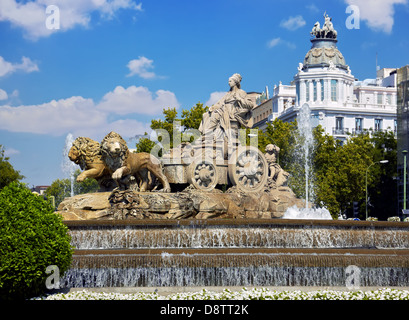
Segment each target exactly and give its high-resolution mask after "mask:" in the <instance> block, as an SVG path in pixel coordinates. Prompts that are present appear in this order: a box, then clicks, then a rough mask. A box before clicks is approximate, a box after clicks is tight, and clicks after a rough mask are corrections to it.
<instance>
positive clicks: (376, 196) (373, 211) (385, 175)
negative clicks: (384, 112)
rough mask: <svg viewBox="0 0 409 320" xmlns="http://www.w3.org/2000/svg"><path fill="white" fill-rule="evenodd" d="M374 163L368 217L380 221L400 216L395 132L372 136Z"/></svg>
mask: <svg viewBox="0 0 409 320" xmlns="http://www.w3.org/2000/svg"><path fill="white" fill-rule="evenodd" d="M371 142H372V144H373V145H374V153H373V159H372V161H373V162H375V163H376V162H379V161H381V160H388V163H386V164H376V165H373V166H371V168H370V169H369V170H368V215H369V216H372V217H377V218H378V219H379V220H387V218H388V217H390V216H394V215H398V202H397V199H398V194H397V192H398V191H397V186H396V181H397V170H396V168H397V139H396V137H395V134H394V132H393V131H391V130H388V131H377V132H374V133H373V134H372V138H371Z"/></svg>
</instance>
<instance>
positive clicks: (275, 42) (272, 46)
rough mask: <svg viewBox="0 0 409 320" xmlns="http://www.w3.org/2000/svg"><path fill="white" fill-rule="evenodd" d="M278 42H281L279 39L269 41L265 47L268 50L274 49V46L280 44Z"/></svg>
mask: <svg viewBox="0 0 409 320" xmlns="http://www.w3.org/2000/svg"><path fill="white" fill-rule="evenodd" d="M280 41H281V39H280V38H274V39H271V40H270V41H269V42H268V43H267V46H268V47H269V48H274V47H275V46H277V45H278V44H279V43H280Z"/></svg>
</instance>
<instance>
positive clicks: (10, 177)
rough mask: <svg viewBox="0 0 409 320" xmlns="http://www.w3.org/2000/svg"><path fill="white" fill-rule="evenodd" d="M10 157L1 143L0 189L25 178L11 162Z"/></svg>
mask: <svg viewBox="0 0 409 320" xmlns="http://www.w3.org/2000/svg"><path fill="white" fill-rule="evenodd" d="M9 160H10V158H9V157H6V156H5V149H4V147H3V146H2V145H0V190H1V189H3V188H4V187H5V186H7V185H8V184H10V183H11V182H14V181H19V180H21V179H24V176H23V175H21V174H20V171H17V170H15V169H14V168H13V166H12V165H11V164H10V162H9Z"/></svg>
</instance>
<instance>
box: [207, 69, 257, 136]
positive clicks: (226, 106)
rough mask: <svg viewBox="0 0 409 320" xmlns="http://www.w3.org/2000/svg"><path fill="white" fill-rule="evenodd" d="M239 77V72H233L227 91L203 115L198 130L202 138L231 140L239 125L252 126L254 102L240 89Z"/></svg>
mask: <svg viewBox="0 0 409 320" xmlns="http://www.w3.org/2000/svg"><path fill="white" fill-rule="evenodd" d="M241 79H242V78H241V76H240V74H238V73H235V74H233V75H232V76H231V77H230V78H229V86H230V90H229V92H227V93H226V94H225V95H224V96H223V97H222V98H221V99H220V100H219V101H218V102H217V103H215V104H214V105H213V106H211V107H210V108H209V111H208V112H207V113H205V114H204V115H203V119H202V122H201V124H200V127H199V131H200V133H201V134H202V135H203V137H204V140H208V139H214V140H223V139H227V141H231V139H232V138H234V136H236V135H237V134H238V129H239V128H240V125H242V126H244V127H245V128H251V127H252V117H251V111H252V109H253V107H254V103H253V101H252V100H250V99H249V98H248V96H247V93H246V92H245V91H244V90H242V89H241Z"/></svg>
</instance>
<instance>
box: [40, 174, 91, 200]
mask: <svg viewBox="0 0 409 320" xmlns="http://www.w3.org/2000/svg"><path fill="white" fill-rule="evenodd" d="M80 173H81V171H80V170H79V169H78V170H76V171H75V172H74V177H73V181H74V194H83V193H90V192H96V191H98V189H99V185H98V182H97V181H96V180H95V179H91V178H87V179H85V180H84V181H82V182H77V177H78V175H79V174H80ZM44 193H45V195H46V197H51V196H53V197H54V199H55V206H56V207H58V205H59V204H60V203H61V202H62V201H63V200H64V199H65V198H67V197H70V196H71V180H70V179H57V180H54V181H53V182H52V184H51V186H50V187H48V188H47V190H46V191H45V192H44Z"/></svg>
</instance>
